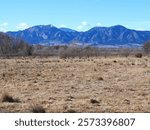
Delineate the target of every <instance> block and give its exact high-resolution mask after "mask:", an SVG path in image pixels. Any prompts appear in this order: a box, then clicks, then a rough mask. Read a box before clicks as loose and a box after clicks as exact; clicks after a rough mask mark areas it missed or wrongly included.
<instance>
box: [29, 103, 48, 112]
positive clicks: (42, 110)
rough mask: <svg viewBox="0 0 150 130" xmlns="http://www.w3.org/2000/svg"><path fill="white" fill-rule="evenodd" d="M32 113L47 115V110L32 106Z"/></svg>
mask: <svg viewBox="0 0 150 130" xmlns="http://www.w3.org/2000/svg"><path fill="white" fill-rule="evenodd" d="M30 111H31V112H32V113H46V111H45V109H44V108H43V107H42V106H40V105H33V106H31V110H30Z"/></svg>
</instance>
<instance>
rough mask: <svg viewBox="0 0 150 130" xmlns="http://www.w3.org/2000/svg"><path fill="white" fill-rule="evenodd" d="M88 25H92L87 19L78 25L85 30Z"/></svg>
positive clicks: (79, 28)
mask: <svg viewBox="0 0 150 130" xmlns="http://www.w3.org/2000/svg"><path fill="white" fill-rule="evenodd" d="M88 26H90V24H89V23H88V22H86V21H83V22H81V24H80V25H79V26H77V29H78V30H84V29H86V28H87V27H88Z"/></svg>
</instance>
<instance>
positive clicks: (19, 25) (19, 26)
mask: <svg viewBox="0 0 150 130" xmlns="http://www.w3.org/2000/svg"><path fill="white" fill-rule="evenodd" d="M27 28H29V25H28V24H27V23H19V24H18V25H17V26H16V29H19V30H24V29H27Z"/></svg>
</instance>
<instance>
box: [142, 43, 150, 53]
mask: <svg viewBox="0 0 150 130" xmlns="http://www.w3.org/2000/svg"><path fill="white" fill-rule="evenodd" d="M143 49H144V52H145V53H146V54H149V53H150V41H147V42H145V43H144V45H143Z"/></svg>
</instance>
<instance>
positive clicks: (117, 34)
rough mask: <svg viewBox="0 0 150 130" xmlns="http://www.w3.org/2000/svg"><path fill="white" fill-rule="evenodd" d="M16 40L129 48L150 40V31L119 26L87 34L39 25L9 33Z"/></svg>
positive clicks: (32, 42) (33, 42)
mask: <svg viewBox="0 0 150 130" xmlns="http://www.w3.org/2000/svg"><path fill="white" fill-rule="evenodd" d="M7 34H9V35H10V36H13V37H15V38H22V39H23V40H25V41H26V42H29V43H30V44H42V45H68V44H70V43H79V44H81V45H91V46H118V47H119V46H127V47H139V46H141V45H142V44H143V43H144V42H146V41H148V40H149V39H150V31H137V30H131V29H127V28H125V27H124V26H121V25H117V26H112V27H94V28H92V29H90V30H88V31H86V32H78V31H75V30H72V29H68V28H57V27H55V26H52V25H39V26H34V27H31V28H28V29H26V30H23V31H17V32H7Z"/></svg>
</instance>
